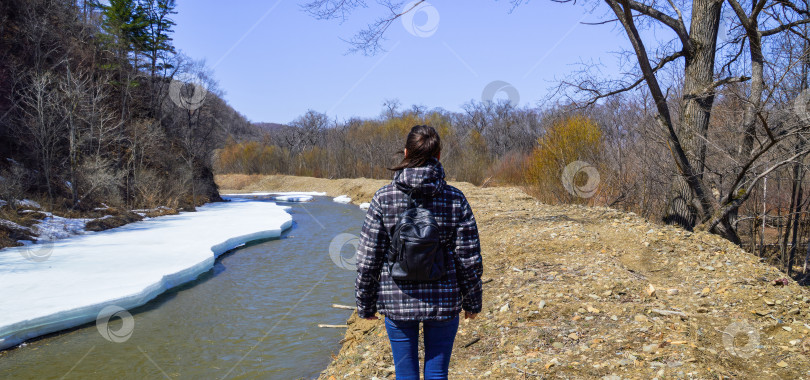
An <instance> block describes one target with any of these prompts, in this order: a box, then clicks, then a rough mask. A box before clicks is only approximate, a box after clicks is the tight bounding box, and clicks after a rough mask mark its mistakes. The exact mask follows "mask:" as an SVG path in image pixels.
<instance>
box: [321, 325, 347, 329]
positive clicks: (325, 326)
mask: <svg viewBox="0 0 810 380" xmlns="http://www.w3.org/2000/svg"><path fill="white" fill-rule="evenodd" d="M318 327H321V328H332V329H346V328H349V325H318Z"/></svg>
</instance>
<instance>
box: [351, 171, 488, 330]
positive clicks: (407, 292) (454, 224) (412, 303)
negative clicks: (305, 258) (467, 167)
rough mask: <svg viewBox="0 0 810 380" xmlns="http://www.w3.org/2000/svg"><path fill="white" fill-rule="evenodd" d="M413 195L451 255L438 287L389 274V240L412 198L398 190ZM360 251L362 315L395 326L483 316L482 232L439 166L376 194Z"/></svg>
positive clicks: (400, 176) (399, 176) (403, 176)
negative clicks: (396, 322)
mask: <svg viewBox="0 0 810 380" xmlns="http://www.w3.org/2000/svg"><path fill="white" fill-rule="evenodd" d="M395 184H399V185H400V186H401V187H403V188H404V189H406V190H407V189H411V190H413V199H414V201H416V202H417V203H418V204H420V205H422V207H425V208H427V209H429V210H431V212H432V213H433V216H434V217H435V218H436V222H437V223H438V225H439V227H440V229H441V239H442V243H444V244H445V246H446V247H447V248H448V249H446V256H445V263H446V265H445V267H446V270H447V274H446V276H444V277H443V278H442V279H440V280H438V281H433V282H414V281H400V280H394V279H392V278H391V275H390V273H389V272H388V266H387V265H384V263H385V262H387V257H386V255H387V252H388V247H389V236H390V234H391V231H392V230H393V228H394V225H395V224H396V223H397V219H398V217H399V214H400V213H402V212H403V211H404V210H405V208H406V207H407V196H406V195H405V193H403V192H402V191H400V190H399V189H397V186H396V185H395ZM360 234H361V235H360V244H359V246H358V248H357V281H356V283H355V288H356V295H357V313H358V315H360V317H362V318H365V317H370V316H373V315H374V313H375V312H377V311H379V312H380V314H383V315H385V316H387V317H388V318H391V319H394V320H424V319H436V320H441V319H449V318H453V317H455V316H457V315H458V314H459V312H461V310H462V309H463V310H466V311H469V312H472V313H478V312H480V311H481V275H482V273H483V271H484V269H483V265H482V261H481V249H480V244H479V241H478V228H477V226H476V224H475V217H474V216H473V213H472V209H471V208H470V205H469V204H468V203H467V199H466V198H465V197H464V194H462V193H461V191H459V190H458V189H456V188H455V187H453V186H450V185H448V184H446V183H445V181H444V170H443V169H442V165H441V164H440V163H439V162H438V160H431V161H430V162H428V164H427V165H425V166H422V167H418V168H406V169H403V170H400V171H398V172H396V174H395V175H394V180H393V182H392V183H391V184H388V185H385V186H383V187H382V188H381V189H380V190H378V191H377V192H376V193H375V194H374V198H373V199H372V200H371V206H370V207H369V209H368V212H367V213H366V218H365V221H364V223H363V228H362V230H361V232H360Z"/></svg>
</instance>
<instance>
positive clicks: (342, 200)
mask: <svg viewBox="0 0 810 380" xmlns="http://www.w3.org/2000/svg"><path fill="white" fill-rule="evenodd" d="M332 200H333V201H335V202H337V203H349V202H351V201H352V199H351V198H349V196H348V195H339V196H337V197H335V198H334V199H332Z"/></svg>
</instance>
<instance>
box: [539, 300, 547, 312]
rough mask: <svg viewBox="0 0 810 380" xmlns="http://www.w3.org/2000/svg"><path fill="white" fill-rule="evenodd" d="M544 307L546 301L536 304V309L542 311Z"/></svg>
mask: <svg viewBox="0 0 810 380" xmlns="http://www.w3.org/2000/svg"><path fill="white" fill-rule="evenodd" d="M544 307H546V300H542V301H540V303H538V304H537V308H538V309H540V310H543V308H544Z"/></svg>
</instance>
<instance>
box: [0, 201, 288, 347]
mask: <svg viewBox="0 0 810 380" xmlns="http://www.w3.org/2000/svg"><path fill="white" fill-rule="evenodd" d="M285 209H286V208H285V207H281V206H278V205H276V204H274V203H269V202H256V201H251V200H246V199H234V200H233V202H227V203H214V204H209V205H205V206H202V207H199V208H198V211H197V212H184V213H180V214H178V215H170V216H163V217H159V218H153V219H148V220H144V221H140V222H135V223H131V224H127V225H125V226H123V227H119V228H114V229H111V230H107V231H102V232H96V233H90V234H84V235H77V236H72V237H69V238H66V239H62V240H57V241H53V242H47V243H44V244H43V243H41V242H40V243H38V244H30V245H28V246H24V247H12V248H6V249H3V250H0V279H2V281H0V294H2V295H3V296H2V299H1V300H0V349H3V348H7V347H11V346H14V345H16V344H20V343H21V342H23V341H25V340H27V339H31V338H33V337H36V336H39V335H43V334H47V333H50V332H54V331H59V330H63V329H66V328H70V327H74V326H78V325H81V324H84V323H87V322H91V321H94V320H95V319H96V317H97V316H98V313H99V312H100V311H101V310H102V309H103V308H104V307H107V306H112V305H115V306H118V307H122V308H125V309H131V308H134V307H137V306H140V305H143V304H144V303H146V302H148V301H149V300H151V299H153V298H154V297H156V296H157V295H158V294H160V293H163V292H164V291H166V290H167V289H170V288H173V287H175V286H178V285H180V284H183V283H186V282H188V281H191V280H194V279H195V278H197V276H199V275H200V274H201V273H204V272H206V271H208V270H209V269H210V268H212V266H213V264H214V260H215V258H216V257H217V256H218V255H220V254H222V253H224V252H226V251H227V250H229V249H233V248H235V247H238V246H240V245H242V244H244V243H246V242H248V241H252V240H258V239H266V238H274V237H278V236H280V235H281V232H282V231H283V230H285V229H287V228H289V227H290V226H291V225H292V217H291V216H290V214H289V213H287V212H286V211H285ZM48 218H51V219H50V220H49V219H48ZM48 218H46V221H45V222H43V223H40V225H38V226H37V228H41V229H45V230H49V228H50V226H52V225H53V223H55V221H56V220H58V219H56V217H53V216H49V217H48ZM60 222H65V223H66V224H67V225H70V226H74V227H77V226H78V225H79V222H75V224H71V223H72V222H66V221H60ZM81 223H82V224H83V223H84V222H81ZM70 229H71V227H66V228H61V229H60V230H58V231H56V232H55V233H61V231H67V230H70ZM49 231H50V230H49Z"/></svg>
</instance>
